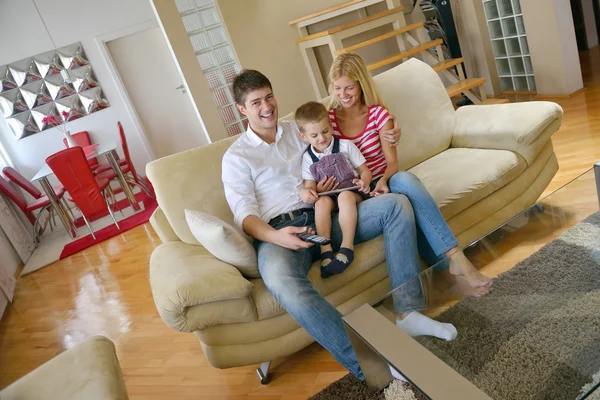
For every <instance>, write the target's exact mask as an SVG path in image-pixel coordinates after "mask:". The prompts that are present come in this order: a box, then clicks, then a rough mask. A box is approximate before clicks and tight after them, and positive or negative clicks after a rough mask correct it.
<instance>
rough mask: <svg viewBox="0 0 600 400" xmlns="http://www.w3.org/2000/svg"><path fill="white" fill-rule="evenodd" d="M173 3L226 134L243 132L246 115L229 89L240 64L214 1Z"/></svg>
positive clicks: (179, 0)
mask: <svg viewBox="0 0 600 400" xmlns="http://www.w3.org/2000/svg"><path fill="white" fill-rule="evenodd" d="M175 4H176V6H177V10H179V14H180V15H181V21H182V22H183V25H184V27H185V30H186V32H187V34H188V36H189V38H190V42H191V43H192V47H193V49H194V53H195V54H196V59H197V60H198V64H200V68H201V69H202V72H203V73H204V78H205V79H206V83H207V84H208V87H209V89H210V91H211V93H212V96H213V101H214V102H215V105H216V107H217V109H218V110H219V115H220V116H221V120H222V121H223V125H224V126H225V129H226V130H227V135H229V136H233V135H237V134H238V133H241V132H244V131H245V130H246V118H245V117H244V116H243V115H241V114H240V113H239V111H238V110H237V108H236V107H235V101H234V100H233V91H232V90H231V83H232V81H233V78H234V77H235V75H236V74H237V73H238V72H239V71H240V66H239V65H238V63H237V60H236V58H235V54H234V53H233V47H232V46H231V43H230V40H229V36H227V32H226V31H225V28H224V26H223V23H222V21H221V16H220V15H219V11H218V10H217V6H216V5H215V2H214V0H175Z"/></svg>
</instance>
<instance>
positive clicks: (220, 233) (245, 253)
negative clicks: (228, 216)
mask: <svg viewBox="0 0 600 400" xmlns="http://www.w3.org/2000/svg"><path fill="white" fill-rule="evenodd" d="M185 219H186V221H187V223H188V226H189V227H190V230H191V231H192V235H194V237H195V238H196V240H198V242H200V244H201V245H202V246H204V248H206V250H208V251H209V252H210V253H211V254H212V255H213V256H215V257H217V258H218V259H219V260H221V261H223V262H226V263H227V264H231V265H233V266H234V267H236V268H237V269H238V270H239V271H240V272H241V273H242V275H244V276H247V277H249V278H260V273H259V272H258V262H257V259H256V250H254V247H253V246H252V244H251V243H250V242H249V241H248V239H247V237H246V236H245V235H244V234H243V233H242V232H240V230H239V229H237V228H235V227H233V226H231V225H229V224H228V223H226V222H224V221H221V220H220V219H219V218H216V217H213V216H212V215H210V214H207V213H204V212H201V211H194V210H185Z"/></svg>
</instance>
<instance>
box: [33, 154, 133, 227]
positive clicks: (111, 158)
mask: <svg viewBox="0 0 600 400" xmlns="http://www.w3.org/2000/svg"><path fill="white" fill-rule="evenodd" d="M117 148H118V145H117V144H116V143H100V144H98V145H97V146H95V148H94V149H93V150H89V151H87V152H86V158H87V159H88V160H91V159H94V158H97V157H101V156H104V157H106V160H107V161H108V164H109V165H110V166H111V168H112V169H113V171H114V172H115V175H116V176H117V179H118V181H119V184H120V185H121V188H122V189H123V193H124V194H125V197H126V198H127V200H128V201H129V204H130V205H131V206H132V207H133V209H134V210H136V211H138V210H139V209H140V205H139V204H138V202H137V201H136V199H135V196H134V195H133V192H132V191H131V188H130V187H129V185H128V184H127V180H126V178H125V174H123V171H121V168H120V167H119V163H118V161H117V158H118V155H117ZM53 174H54V172H53V171H52V169H50V167H49V166H48V164H44V166H43V167H42V168H40V170H39V171H38V172H37V173H36V174H35V175H34V176H33V178H31V182H38V181H39V183H40V185H41V186H42V189H43V190H44V193H46V195H47V196H48V199H49V200H50V203H51V204H52V207H54V210H56V214H57V215H58V217H59V219H60V221H61V223H62V224H63V226H64V228H65V230H66V231H67V232H69V234H70V235H71V237H72V238H75V237H77V230H76V229H75V225H74V221H71V219H70V218H69V216H68V215H67V210H65V209H64V207H63V206H62V204H61V203H60V201H59V200H58V198H57V197H56V194H55V193H54V189H53V188H52V185H50V182H49V180H48V178H49V177H50V176H51V175H53Z"/></svg>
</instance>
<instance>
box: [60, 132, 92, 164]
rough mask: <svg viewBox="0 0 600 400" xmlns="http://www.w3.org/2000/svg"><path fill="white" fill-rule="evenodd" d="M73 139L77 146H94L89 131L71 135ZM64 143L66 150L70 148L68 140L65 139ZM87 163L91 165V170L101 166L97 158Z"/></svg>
mask: <svg viewBox="0 0 600 400" xmlns="http://www.w3.org/2000/svg"><path fill="white" fill-rule="evenodd" d="M71 137H72V138H73V140H74V141H75V143H77V146H80V147H87V146H90V145H91V144H92V139H90V134H89V132H88V131H81V132H77V133H74V134H72V135H71ZM63 143H64V144H65V147H66V148H69V144H68V143H67V139H66V138H65V139H63ZM87 163H88V164H89V165H90V168H92V169H94V168H96V167H97V166H98V164H99V162H98V160H97V159H95V158H92V159H91V160H88V161H87Z"/></svg>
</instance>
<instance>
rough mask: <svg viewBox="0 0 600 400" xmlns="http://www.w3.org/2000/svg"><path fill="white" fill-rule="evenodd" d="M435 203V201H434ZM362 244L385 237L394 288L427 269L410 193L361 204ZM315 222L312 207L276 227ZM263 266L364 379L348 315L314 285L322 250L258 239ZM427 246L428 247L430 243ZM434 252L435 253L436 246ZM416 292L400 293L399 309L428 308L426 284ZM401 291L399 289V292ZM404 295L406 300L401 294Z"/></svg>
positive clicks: (318, 334)
mask: <svg viewBox="0 0 600 400" xmlns="http://www.w3.org/2000/svg"><path fill="white" fill-rule="evenodd" d="M434 205H435V204H434ZM357 207H358V223H357V228H356V236H355V239H354V242H355V243H356V244H358V243H361V242H365V241H368V240H370V239H373V238H375V237H377V236H379V235H381V234H383V237H384V243H385V244H384V246H385V257H386V262H387V268H388V273H389V276H390V283H391V286H392V288H397V287H398V286H400V285H402V284H403V283H405V282H406V281H408V280H410V279H411V278H413V277H415V276H417V275H418V274H419V273H420V272H421V266H420V262H419V253H418V247H417V229H416V226H415V213H414V212H413V207H412V206H411V202H410V201H409V200H408V198H407V197H406V196H403V195H398V194H388V195H385V196H378V197H375V198H373V199H369V200H367V201H364V202H362V203H360V204H358V205H357ZM337 218H338V216H337V213H335V214H333V216H332V230H331V239H332V246H333V248H334V249H338V248H339V247H340V244H341V242H342V231H341V229H340V225H339V223H338V219H337ZM285 226H310V227H312V228H313V229H315V222H314V212H313V211H307V212H305V213H303V214H302V215H301V216H299V217H297V218H295V219H294V220H292V221H287V222H282V223H280V224H278V225H275V226H273V227H274V228H275V229H281V228H283V227H285ZM255 247H256V250H257V254H258V268H259V270H260V274H261V276H262V278H263V280H264V282H265V285H266V286H267V288H268V289H269V291H270V292H271V293H272V294H273V296H274V297H275V299H276V300H277V301H278V302H279V304H281V305H282V306H283V308H285V310H286V311H287V312H288V313H289V314H290V315H291V316H292V317H293V318H294V319H295V320H296V321H297V322H298V323H299V324H300V325H301V326H302V327H303V328H304V329H306V330H307V331H308V333H309V334H310V335H311V336H312V337H313V338H314V339H315V340H316V341H317V342H319V343H320V344H321V345H322V346H323V347H325V348H326V349H327V350H328V351H329V352H330V353H331V354H332V355H333V356H334V357H335V358H336V360H338V361H339V362H340V363H341V364H342V365H343V366H344V367H346V368H347V369H348V370H349V371H350V372H351V373H352V374H353V375H355V376H356V377H358V378H360V379H363V374H362V372H361V370H360V367H359V365H358V361H357V360H356V356H355V354H354V350H353V349H352V345H351V344H350V340H349V339H348V336H347V334H346V331H345V330H344V326H343V323H342V315H341V314H340V312H339V311H338V310H336V308H335V307H334V306H332V305H331V304H329V302H328V301H327V300H325V299H324V298H323V297H322V296H321V295H319V294H318V293H317V291H316V290H315V289H314V288H313V286H312V284H311V282H310V281H309V280H308V278H307V276H306V275H307V273H308V270H309V269H310V267H311V264H312V262H313V261H315V260H317V259H319V255H320V254H319V253H320V251H319V248H318V247H317V246H313V247H311V248H309V249H301V250H298V251H293V250H289V249H286V248H283V247H280V246H277V245H275V244H273V243H268V242H261V241H255ZM423 247H425V248H426V247H428V246H426V245H424V246H423ZM428 251H429V253H430V254H432V251H431V248H429V250H428ZM412 282H415V284H414V285H413V284H410V285H409V286H411V289H410V290H402V293H398V294H397V295H394V305H395V308H396V312H397V313H401V312H410V311H413V310H421V309H423V308H424V307H425V303H424V298H423V293H422V291H421V286H420V283H419V281H418V279H417V280H413V281H412ZM398 292H399V291H398ZM398 296H401V297H402V298H399V297H398Z"/></svg>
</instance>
